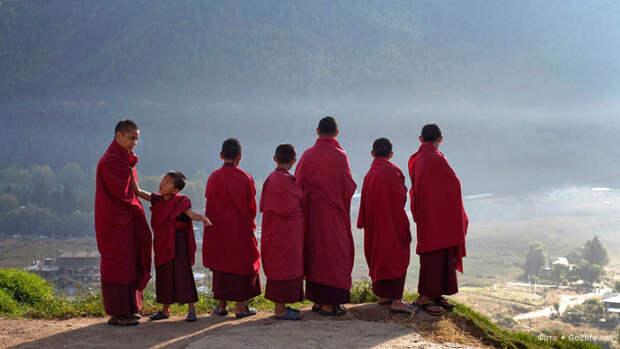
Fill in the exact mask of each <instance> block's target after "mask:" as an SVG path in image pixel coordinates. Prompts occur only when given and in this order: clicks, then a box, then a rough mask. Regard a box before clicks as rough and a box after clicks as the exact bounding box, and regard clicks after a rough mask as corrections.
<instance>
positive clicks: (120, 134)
mask: <svg viewBox="0 0 620 349" xmlns="http://www.w3.org/2000/svg"><path fill="white" fill-rule="evenodd" d="M122 137H123V134H122V133H121V132H120V131H116V132H115V133H114V139H116V140H119V139H121V138H122Z"/></svg>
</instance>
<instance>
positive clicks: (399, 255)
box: [357, 158, 411, 282]
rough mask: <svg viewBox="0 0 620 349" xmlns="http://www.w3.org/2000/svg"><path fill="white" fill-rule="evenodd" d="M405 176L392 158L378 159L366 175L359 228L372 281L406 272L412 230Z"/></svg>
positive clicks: (399, 275) (358, 218)
mask: <svg viewBox="0 0 620 349" xmlns="http://www.w3.org/2000/svg"><path fill="white" fill-rule="evenodd" d="M406 203H407V187H406V186H405V176H404V175H403V173H402V172H401V170H400V169H399V168H398V166H396V165H394V164H393V163H392V162H391V161H389V160H387V159H384V158H375V160H374V161H373V162H372V166H371V167H370V170H369V171H368V173H367V174H366V177H364V185H363V186H362V197H361V201H360V211H359V215H358V216H357V227H358V228H360V229H362V228H364V253H365V255H366V262H367V263H368V273H369V275H370V278H371V279H372V281H373V282H378V281H381V280H387V279H396V278H399V277H401V276H403V275H405V274H406V273H407V267H408V266H409V257H410V252H409V249H410V244H411V231H410V229H409V219H408V218H407V213H406V212H405V204H406Z"/></svg>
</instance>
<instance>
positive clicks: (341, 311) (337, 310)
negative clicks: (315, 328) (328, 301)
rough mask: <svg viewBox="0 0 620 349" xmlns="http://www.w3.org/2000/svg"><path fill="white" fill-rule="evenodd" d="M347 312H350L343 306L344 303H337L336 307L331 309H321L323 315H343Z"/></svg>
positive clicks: (320, 312)
mask: <svg viewBox="0 0 620 349" xmlns="http://www.w3.org/2000/svg"><path fill="white" fill-rule="evenodd" d="M347 312H348V311H347V309H346V308H345V307H343V306H342V305H337V306H335V307H334V309H332V310H330V311H326V310H323V309H322V308H321V309H319V314H321V315H323V316H342V315H344V314H346V313H347Z"/></svg>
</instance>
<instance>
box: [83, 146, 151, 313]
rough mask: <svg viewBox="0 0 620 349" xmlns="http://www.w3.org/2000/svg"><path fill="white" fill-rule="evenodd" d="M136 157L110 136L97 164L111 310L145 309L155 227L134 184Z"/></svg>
mask: <svg viewBox="0 0 620 349" xmlns="http://www.w3.org/2000/svg"><path fill="white" fill-rule="evenodd" d="M137 162H138V157H137V156H136V155H135V154H134V153H133V152H129V151H127V150H126V149H124V148H122V147H121V146H120V145H119V144H118V143H117V142H116V141H112V143H111V144H110V146H109V147H108V150H107V151H106V152H105V153H104V154H103V156H102V157H101V159H100V160H99V163H98V164H97V188H96V192H95V231H96V234H97V247H98V249H99V253H100V255H101V266H100V272H101V280H102V294H103V303H104V308H105V310H106V313H108V314H109V315H128V314H133V313H136V312H138V311H140V310H141V299H142V290H143V289H144V288H145V287H146V284H147V283H148V280H149V279H150V277H151V275H150V270H151V231H150V230H149V227H148V223H147V222H146V216H145V214H144V208H143V207H142V203H141V202H140V200H139V199H138V197H137V196H136V195H135V194H134V192H133V189H132V187H131V174H132V173H133V174H134V177H135V178H136V181H137V180H138V178H137V174H136V170H135V168H134V166H135V165H136V163H137Z"/></svg>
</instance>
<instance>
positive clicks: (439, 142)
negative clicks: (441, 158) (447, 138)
mask: <svg viewBox="0 0 620 349" xmlns="http://www.w3.org/2000/svg"><path fill="white" fill-rule="evenodd" d="M442 141H443V136H440V137H439V138H437V145H439V144H441V142H442Z"/></svg>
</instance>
